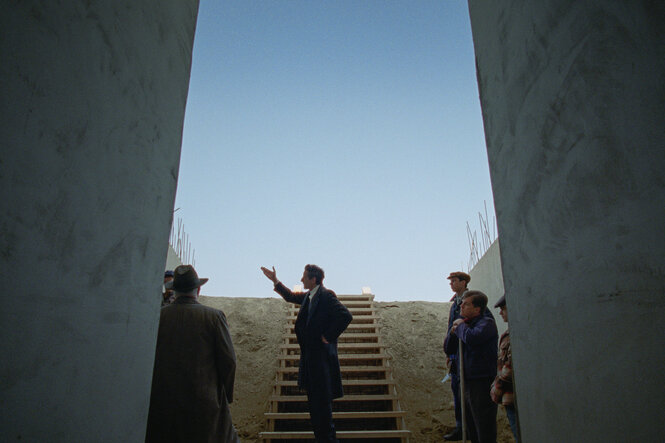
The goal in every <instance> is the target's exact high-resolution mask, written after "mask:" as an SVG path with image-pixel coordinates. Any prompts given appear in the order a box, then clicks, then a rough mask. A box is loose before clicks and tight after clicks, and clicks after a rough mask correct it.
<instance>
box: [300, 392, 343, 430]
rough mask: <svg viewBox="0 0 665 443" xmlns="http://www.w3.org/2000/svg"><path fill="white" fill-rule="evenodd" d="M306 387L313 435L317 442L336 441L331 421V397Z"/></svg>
mask: <svg viewBox="0 0 665 443" xmlns="http://www.w3.org/2000/svg"><path fill="white" fill-rule="evenodd" d="M309 388H310V387H309V386H308V389H307V403H308V405H309V417H310V421H311V423H312V427H313V428H314V437H315V438H316V441H317V443H318V442H325V443H338V440H337V438H336V436H335V425H334V424H333V421H332V399H331V398H328V396H326V395H322V394H321V393H320V392H316V390H315V389H314V390H313V389H309Z"/></svg>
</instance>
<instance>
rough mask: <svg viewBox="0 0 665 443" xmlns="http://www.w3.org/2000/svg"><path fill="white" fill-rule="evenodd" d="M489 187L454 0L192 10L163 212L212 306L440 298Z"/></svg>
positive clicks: (466, 34)
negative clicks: (175, 163) (314, 298)
mask: <svg viewBox="0 0 665 443" xmlns="http://www.w3.org/2000/svg"><path fill="white" fill-rule="evenodd" d="M485 201H486V202H487V205H488V209H489V211H490V220H491V219H492V218H493V215H492V214H493V203H492V191H491V186H490V179H489V168H488V163H487V153H486V150H485V139H484V132H483V124H482V116H481V111H480V103H479V99H478V86H477V83H476V73H475V62H474V54H473V42H472V38H471V28H470V22H469V15H468V8H467V4H466V1H461V0H460V1H453V0H438V1H420V0H419V1H407V0H404V1H355V0H354V1H328V2H319V1H295V0H282V1H268V0H263V1H247V0H242V1H240V0H238V1H236V0H234V1H213V0H202V1H201V4H200V9H199V18H198V23H197V29H196V38H195V42H194V56H193V65H192V74H191V80H190V88H189V97H188V101H187V111H186V116H185V128H184V134H183V145H182V155H181V163H180V175H179V179H178V191H177V196H176V205H175V207H176V208H180V209H179V210H178V212H176V214H175V217H176V218H177V217H181V218H182V219H183V222H184V224H185V229H186V231H187V233H188V234H189V236H190V241H191V243H192V246H193V248H194V249H195V250H196V252H195V260H196V268H197V271H198V272H199V275H200V276H202V277H209V278H210V282H209V283H208V284H206V285H205V286H204V287H203V291H202V293H203V294H205V295H213V296H237V297H271V296H276V294H275V293H274V292H272V285H271V283H270V282H269V281H268V280H267V279H266V278H265V277H264V276H263V274H262V273H261V271H260V270H259V267H260V266H267V267H270V266H273V265H274V266H275V267H276V269H277V276H278V278H279V279H280V280H282V282H284V284H286V285H287V286H288V287H293V285H295V284H298V283H299V281H300V277H301V276H302V270H303V266H304V265H305V264H307V263H314V264H318V265H319V266H321V267H322V268H323V269H324V270H325V272H326V279H325V281H324V284H325V285H326V286H327V287H328V288H330V289H333V290H334V291H336V292H337V293H338V294H349V293H360V291H361V288H362V287H363V286H370V287H371V288H372V292H373V293H374V294H376V299H377V300H382V301H392V300H429V301H448V299H449V297H450V294H451V291H450V288H449V286H448V283H447V280H446V279H445V277H446V276H447V275H448V273H449V272H450V271H456V270H461V269H462V268H464V270H467V263H468V260H469V246H468V239H467V233H466V223H467V221H468V222H469V223H470V225H471V227H472V228H473V229H477V228H478V212H480V211H483V212H484V202H485Z"/></svg>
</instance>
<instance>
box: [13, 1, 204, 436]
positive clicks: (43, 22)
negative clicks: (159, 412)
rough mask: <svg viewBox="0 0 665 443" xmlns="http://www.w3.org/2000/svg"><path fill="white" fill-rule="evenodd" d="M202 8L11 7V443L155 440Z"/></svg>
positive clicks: (146, 4)
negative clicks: (159, 339)
mask: <svg viewBox="0 0 665 443" xmlns="http://www.w3.org/2000/svg"><path fill="white" fill-rule="evenodd" d="M197 10H198V2H197V1H196V0H147V1H139V2H137V1H134V0H116V1H101V2H89V1H83V0H81V1H66V2H54V1H23V2H2V6H0V60H2V62H1V63H0V96H1V97H2V100H0V117H1V118H0V143H2V155H1V157H0V201H1V202H2V211H0V217H1V218H0V276H1V277H0V279H1V285H0V286H1V287H2V290H1V291H0V296H1V297H2V303H1V305H0V306H1V308H0V336H1V337H2V340H0V355H2V359H0V361H1V363H0V391H1V396H2V408H0V440H1V441H29V442H93V441H95V442H102V441H103V442H123V443H124V442H138V441H143V438H144V434H145V422H146V417H147V411H148V401H149V393H150V381H151V376H152V366H153V359H154V346H155V337H156V328H157V322H158V318H159V305H160V290H161V285H162V277H163V272H164V260H165V257H166V250H167V241H168V236H169V227H170V225H171V216H172V210H173V201H174V197H175V189H176V181H177V176H178V165H179V157H180V144H181V137H182V128H183V118H184V111H185V102H186V98H187V90H188V82H189V72H190V66H191V57H192V44H193V38H194V28H195V23H196V14H197Z"/></svg>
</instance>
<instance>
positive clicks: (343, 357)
mask: <svg viewBox="0 0 665 443" xmlns="http://www.w3.org/2000/svg"><path fill="white" fill-rule="evenodd" d="M279 358H280V359H282V360H300V355H298V354H289V355H280V356H279ZM338 358H339V360H378V359H388V358H390V356H389V355H388V354H385V353H383V352H382V353H380V354H339V355H338Z"/></svg>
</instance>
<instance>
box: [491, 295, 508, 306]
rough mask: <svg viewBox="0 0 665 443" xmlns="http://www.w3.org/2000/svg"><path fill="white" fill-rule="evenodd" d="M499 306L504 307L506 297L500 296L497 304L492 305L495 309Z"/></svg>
mask: <svg viewBox="0 0 665 443" xmlns="http://www.w3.org/2000/svg"><path fill="white" fill-rule="evenodd" d="M501 306H506V296H505V295H502V296H501V298H500V299H499V301H498V302H496V303H495V304H494V307H495V308H500V307H501Z"/></svg>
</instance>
